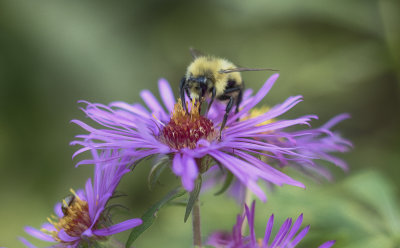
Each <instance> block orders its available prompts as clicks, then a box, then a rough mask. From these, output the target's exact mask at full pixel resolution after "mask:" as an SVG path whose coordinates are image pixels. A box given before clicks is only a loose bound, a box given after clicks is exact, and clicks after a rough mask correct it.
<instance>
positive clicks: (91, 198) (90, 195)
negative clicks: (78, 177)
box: [85, 178, 97, 220]
mask: <svg viewBox="0 0 400 248" xmlns="http://www.w3.org/2000/svg"><path fill="white" fill-rule="evenodd" d="M85 191H86V199H87V202H88V206H89V216H90V219H91V220H93V219H94V216H95V215H96V213H95V206H96V204H97V199H96V196H95V195H94V192H93V186H92V180H91V179H90V178H89V179H88V180H87V181H86V185H85Z"/></svg>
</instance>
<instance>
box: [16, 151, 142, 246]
mask: <svg viewBox="0 0 400 248" xmlns="http://www.w3.org/2000/svg"><path fill="white" fill-rule="evenodd" d="M116 156H117V152H115V151H106V152H103V153H102V154H101V155H100V156H98V154H97V153H96V152H93V157H94V160H95V161H107V162H97V163H95V172H94V180H93V183H92V180H91V179H90V178H89V179H88V180H87V182H86V185H85V189H84V190H83V189H81V190H78V191H77V192H75V191H73V190H71V192H72V193H73V195H71V197H70V198H69V200H68V202H67V201H65V200H64V201H63V203H57V204H56V205H55V207H54V212H55V216H54V215H53V216H52V218H48V222H46V223H44V224H43V225H42V227H41V229H40V230H38V229H36V228H33V227H29V226H28V227H26V228H25V231H26V232H27V233H28V234H29V235H31V236H33V237H35V238H38V239H40V240H44V241H48V242H55V243H56V244H55V245H54V247H78V246H79V245H81V244H88V245H90V244H92V243H93V242H96V241H101V240H105V239H106V237H107V236H111V235H113V234H115V233H119V232H122V231H125V230H128V229H131V228H134V227H136V226H138V225H141V224H142V220H141V219H130V220H126V221H123V222H121V223H118V224H114V225H112V224H111V221H110V218H111V216H110V214H109V209H108V208H107V207H106V205H107V202H108V201H109V200H110V198H111V197H112V196H113V194H114V191H115V189H116V187H117V185H118V184H119V182H120V180H121V177H122V176H123V175H124V174H126V173H127V172H129V171H130V170H129V169H128V168H126V166H125V165H124V164H125V163H123V161H122V162H121V161H119V160H115V159H111V160H110V158H112V157H116ZM21 241H22V242H23V243H24V244H26V245H27V246H28V247H35V246H33V245H32V244H30V243H29V242H28V241H27V240H25V239H24V238H21ZM52 247H53V246H52Z"/></svg>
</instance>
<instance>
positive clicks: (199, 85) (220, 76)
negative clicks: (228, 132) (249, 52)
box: [179, 48, 276, 136]
mask: <svg viewBox="0 0 400 248" xmlns="http://www.w3.org/2000/svg"><path fill="white" fill-rule="evenodd" d="M190 51H191V54H192V57H193V59H194V60H193V61H192V63H191V64H190V65H189V66H188V68H187V70H186V74H185V76H184V77H183V78H182V80H181V82H180V85H179V90H180V97H181V101H182V106H183V107H184V108H185V110H186V112H187V106H186V104H185V93H186V95H187V96H188V97H189V98H190V99H191V100H193V99H194V100H196V101H197V102H200V105H201V103H202V102H203V101H204V100H205V98H209V99H210V101H209V104H208V106H207V112H208V110H209V109H210V107H211V105H212V103H213V102H214V100H215V99H217V100H218V101H223V102H226V109H225V115H224V118H223V121H222V124H221V128H220V136H221V132H222V130H223V129H224V127H225V124H226V121H227V119H228V115H229V112H230V111H231V109H232V107H233V106H235V113H237V112H238V111H239V105H240V103H241V101H242V97H243V91H244V82H243V79H242V76H241V74H240V72H241V71H266V70H269V71H276V70H274V69H252V68H243V67H237V66H236V65H234V64H233V63H231V62H230V61H228V60H226V59H223V58H218V57H213V56H205V55H203V54H201V53H200V52H198V51H197V50H195V49H193V48H191V49H190Z"/></svg>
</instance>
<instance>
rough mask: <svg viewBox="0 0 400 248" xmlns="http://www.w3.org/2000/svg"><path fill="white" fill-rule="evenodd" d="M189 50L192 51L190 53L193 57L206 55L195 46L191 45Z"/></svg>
mask: <svg viewBox="0 0 400 248" xmlns="http://www.w3.org/2000/svg"><path fill="white" fill-rule="evenodd" d="M189 51H190V54H191V55H192V57H193V59H196V58H198V57H201V56H204V54H203V53H202V52H200V51H199V50H197V49H195V48H193V47H189Z"/></svg>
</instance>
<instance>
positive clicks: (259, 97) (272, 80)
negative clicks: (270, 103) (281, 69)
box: [227, 74, 279, 125]
mask: <svg viewBox="0 0 400 248" xmlns="http://www.w3.org/2000/svg"><path fill="white" fill-rule="evenodd" d="M278 77H279V74H274V75H272V76H271V77H270V78H268V80H267V81H266V82H265V84H264V85H263V86H262V87H261V89H260V90H259V91H258V92H257V94H256V95H255V96H254V97H253V99H252V101H251V102H250V103H249V104H247V105H246V106H244V107H243V109H242V110H240V111H239V112H238V113H237V114H235V115H233V116H232V117H231V118H230V120H229V121H228V122H227V125H229V124H231V123H232V122H234V121H235V120H236V119H238V118H240V117H241V116H243V115H245V114H246V113H247V112H248V111H249V110H250V109H252V108H253V107H254V106H256V105H257V103H259V102H260V101H261V100H262V99H263V98H264V97H265V95H267V94H268V92H269V90H270V89H271V88H272V86H273V85H274V83H275V81H276V80H277V79H278Z"/></svg>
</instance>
